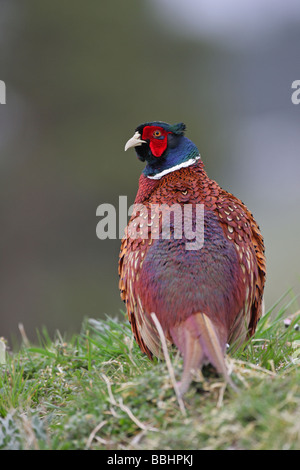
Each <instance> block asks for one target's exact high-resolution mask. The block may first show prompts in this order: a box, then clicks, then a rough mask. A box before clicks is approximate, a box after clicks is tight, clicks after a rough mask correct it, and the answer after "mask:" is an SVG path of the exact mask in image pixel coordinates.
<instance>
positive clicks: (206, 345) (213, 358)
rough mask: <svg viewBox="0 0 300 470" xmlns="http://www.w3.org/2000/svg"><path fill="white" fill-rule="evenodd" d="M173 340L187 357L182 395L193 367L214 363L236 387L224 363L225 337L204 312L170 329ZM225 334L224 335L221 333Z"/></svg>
mask: <svg viewBox="0 0 300 470" xmlns="http://www.w3.org/2000/svg"><path fill="white" fill-rule="evenodd" d="M171 335H172V338H173V341H174V343H175V344H176V346H177V347H178V349H179V350H180V352H181V353H182V355H183V358H184V370H183V374H182V377H181V381H180V384H179V389H180V393H181V395H183V394H184V393H185V392H186V391H187V389H188V387H189V384H190V382H191V380H192V373H193V371H195V370H197V369H198V368H201V367H202V365H204V364H206V363H211V364H212V365H213V366H214V367H215V368H216V370H217V372H219V373H220V374H222V375H223V376H224V378H225V380H226V382H228V383H229V384H230V385H231V386H232V387H233V388H236V387H235V385H234V384H233V383H232V380H231V379H230V377H229V374H228V371H227V366H226V363H225V358H224V354H225V348H226V339H225V338H224V335H221V333H220V332H218V330H217V328H216V326H215V325H214V323H213V322H212V321H211V320H210V318H209V317H208V316H207V315H205V314H204V313H196V314H194V315H191V316H190V317H189V318H188V319H187V320H185V321H184V322H182V323H180V324H179V325H177V326H176V327H173V328H172V329H171ZM222 336H223V337H222Z"/></svg>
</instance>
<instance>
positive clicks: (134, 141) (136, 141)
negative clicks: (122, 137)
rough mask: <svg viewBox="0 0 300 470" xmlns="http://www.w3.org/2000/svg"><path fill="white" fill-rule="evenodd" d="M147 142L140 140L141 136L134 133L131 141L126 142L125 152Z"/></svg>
mask: <svg viewBox="0 0 300 470" xmlns="http://www.w3.org/2000/svg"><path fill="white" fill-rule="evenodd" d="M146 143H147V142H146V141H145V140H142V139H141V134H140V133H139V132H136V133H135V134H134V136H133V137H131V139H129V140H128V142H126V145H125V152H126V150H128V149H130V148H131V147H138V146H139V145H142V144H146Z"/></svg>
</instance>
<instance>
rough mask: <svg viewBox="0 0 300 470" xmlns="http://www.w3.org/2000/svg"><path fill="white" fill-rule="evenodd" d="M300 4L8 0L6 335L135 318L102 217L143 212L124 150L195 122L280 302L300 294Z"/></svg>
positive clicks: (210, 166)
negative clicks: (109, 208)
mask: <svg viewBox="0 0 300 470" xmlns="http://www.w3.org/2000/svg"><path fill="white" fill-rule="evenodd" d="M299 55H300V3H299V1H298V0H286V1H285V2H281V1H280V0H244V1H242V2H239V1H238V0H227V1H226V2H224V1H223V0H199V1H195V0H185V1H184V2H182V1H181V0H126V2H122V1H119V2H104V1H102V2H101V1H99V0H89V1H87V2H83V1H78V0H65V1H63V2H62V1H61V0H43V1H41V0H26V1H20V0H0V80H3V81H4V82H5V83H6V104H5V105H0V211H1V212H0V213H1V220H2V225H1V234H0V239H1V244H0V249H1V256H0V336H4V337H6V338H7V339H8V340H11V339H12V338H15V340H18V338H20V334H19V330H18V324H19V323H23V325H24V328H25V331H26V333H27V336H28V337H29V338H30V339H31V340H35V338H36V330H37V329H38V330H40V329H41V328H42V327H43V326H44V325H45V326H46V327H47V329H48V331H49V332H50V333H51V332H53V331H55V330H56V329H59V330H60V331H61V332H63V333H64V332H68V333H70V334H71V333H74V332H77V331H79V330H80V327H81V323H82V320H83V318H84V317H95V318H99V317H104V316H105V314H108V315H110V316H117V315H120V311H121V309H123V303H121V301H120V298H119V290H118V274H117V267H118V254H119V246H120V240H99V239H98V238H97V237H96V225H97V222H98V220H99V219H97V217H96V209H97V207H98V205H100V204H102V203H110V204H114V205H115V206H116V207H118V200H119V195H127V196H128V203H129V205H130V204H132V203H133V201H134V197H135V194H136V191H137V184H138V178H139V175H140V173H141V171H142V170H143V164H142V163H141V162H139V161H138V160H137V158H136V156H135V153H134V152H133V151H132V152H128V153H126V154H125V153H124V144H125V142H126V141H127V140H128V138H130V137H131V136H132V135H133V132H134V129H135V127H136V126H137V125H138V124H140V123H143V122H145V121H151V120H163V121H167V122H171V123H175V122H178V121H183V122H185V123H186V125H187V136H188V137H189V138H190V139H191V140H193V141H194V142H195V143H196V144H197V146H198V148H199V150H200V152H201V155H202V158H203V160H204V162H205V166H206V170H207V172H208V174H209V176H210V177H211V178H212V179H215V180H217V181H218V183H219V184H220V185H221V186H222V187H223V188H224V189H227V190H228V191H230V192H232V193H234V194H235V195H236V196H238V197H239V198H240V199H242V201H243V202H244V203H246V204H247V206H248V207H249V208H250V210H251V211H252V212H253V214H254V215H255V218H256V219H257V221H258V223H259V225H260V227H261V229H262V232H263V235H264V237H265V243H266V254H267V262H268V264H267V266H268V281H267V287H266V296H265V298H266V307H267V308H269V307H270V306H271V305H272V304H273V303H274V302H275V301H276V300H277V299H278V298H279V297H280V296H281V295H282V294H283V293H284V292H285V291H286V290H287V289H288V288H293V290H294V292H295V293H299V292H300V287H299V286H300V276H299V275H300V266H299V261H300V249H299V233H300V217H299V203H300V158H299V157H300V155H299V153H300V152H299V149H300V129H299V128H300V105H298V106H296V105H294V104H293V103H292V101H291V95H292V89H291V84H292V82H293V81H294V80H300V61H299Z"/></svg>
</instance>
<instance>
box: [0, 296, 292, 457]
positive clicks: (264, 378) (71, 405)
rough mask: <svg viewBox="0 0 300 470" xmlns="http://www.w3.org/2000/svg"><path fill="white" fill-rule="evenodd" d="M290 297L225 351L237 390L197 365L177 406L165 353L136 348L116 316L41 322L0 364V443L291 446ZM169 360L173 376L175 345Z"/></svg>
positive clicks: (178, 363)
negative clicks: (44, 326)
mask: <svg viewBox="0 0 300 470" xmlns="http://www.w3.org/2000/svg"><path fill="white" fill-rule="evenodd" d="M281 300H282V299H281ZM294 307H295V300H293V301H291V302H290V303H289V304H287V305H285V306H284V307H282V308H280V307H279V304H278V305H276V306H274V307H273V308H272V309H270V311H269V312H268V313H267V314H266V315H265V316H264V317H263V319H262V320H261V321H260V322H259V326H258V329H257V332H256V335H255V337H254V338H253V339H252V340H251V341H250V342H249V344H248V346H247V348H246V349H243V350H240V351H238V352H234V353H232V354H231V352H230V351H229V353H228V366H229V368H230V370H231V371H232V372H231V375H232V379H233V381H234V382H235V384H236V385H237V387H238V389H239V392H238V393H237V392H236V391H234V390H233V389H231V388H230V387H225V385H224V382H223V381H222V379H221V378H220V377H218V376H216V375H215V374H214V373H213V371H212V370H211V369H210V368H207V369H206V370H204V371H203V376H202V375H200V374H199V375H198V376H196V377H195V381H194V382H193V384H192V385H191V387H190V389H189V391H188V393H187V394H186V396H185V398H184V406H185V409H184V410H183V409H182V408H180V406H179V403H178V401H177V398H176V394H175V392H174V389H173V386H172V382H171V379H170V375H169V372H168V368H167V366H166V363H165V362H159V361H155V362H153V363H151V362H150V361H149V360H148V359H147V358H146V357H145V356H143V355H142V354H141V352H140V350H139V349H138V347H137V345H136V344H135V342H134V341H133V339H132V335H131V331H130V327H129V325H128V323H127V322H126V321H125V322H124V321H121V320H113V319H110V318H107V319H106V320H103V321H98V320H86V321H85V322H84V324H83V327H82V332H81V333H80V334H79V335H76V336H74V337H73V338H72V339H71V340H69V341H67V340H66V339H64V338H63V337H62V336H61V335H60V334H59V333H57V335H56V338H55V340H54V341H52V340H51V339H50V338H49V336H48V334H47V332H46V331H43V332H42V334H40V335H39V346H33V345H31V344H29V343H28V340H27V338H26V336H25V334H24V338H23V339H24V344H23V346H22V348H21V349H20V351H19V352H17V353H7V354H6V364H5V365H2V366H0V449H128V450H129V449H150V450H151V449H164V450H168V449H300V388H299V383H300V368H299V363H300V332H299V330H298V327H297V323H300V312H296V308H294ZM291 312H294V313H291ZM295 312H296V313H295ZM287 316H288V317H289V318H290V319H291V323H290V325H289V326H288V327H287V326H285V324H284V318H286V317H287ZM295 326H296V327H295ZM171 361H172V365H173V368H174V371H175V374H176V377H179V376H180V371H181V368H182V360H181V358H180V357H179V356H178V355H177V353H176V352H175V351H174V352H172V353H171Z"/></svg>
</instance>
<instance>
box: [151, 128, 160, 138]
mask: <svg viewBox="0 0 300 470" xmlns="http://www.w3.org/2000/svg"><path fill="white" fill-rule="evenodd" d="M152 135H153V137H160V136H161V131H159V130H158V129H156V130H155V131H154V132H153V134H152Z"/></svg>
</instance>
